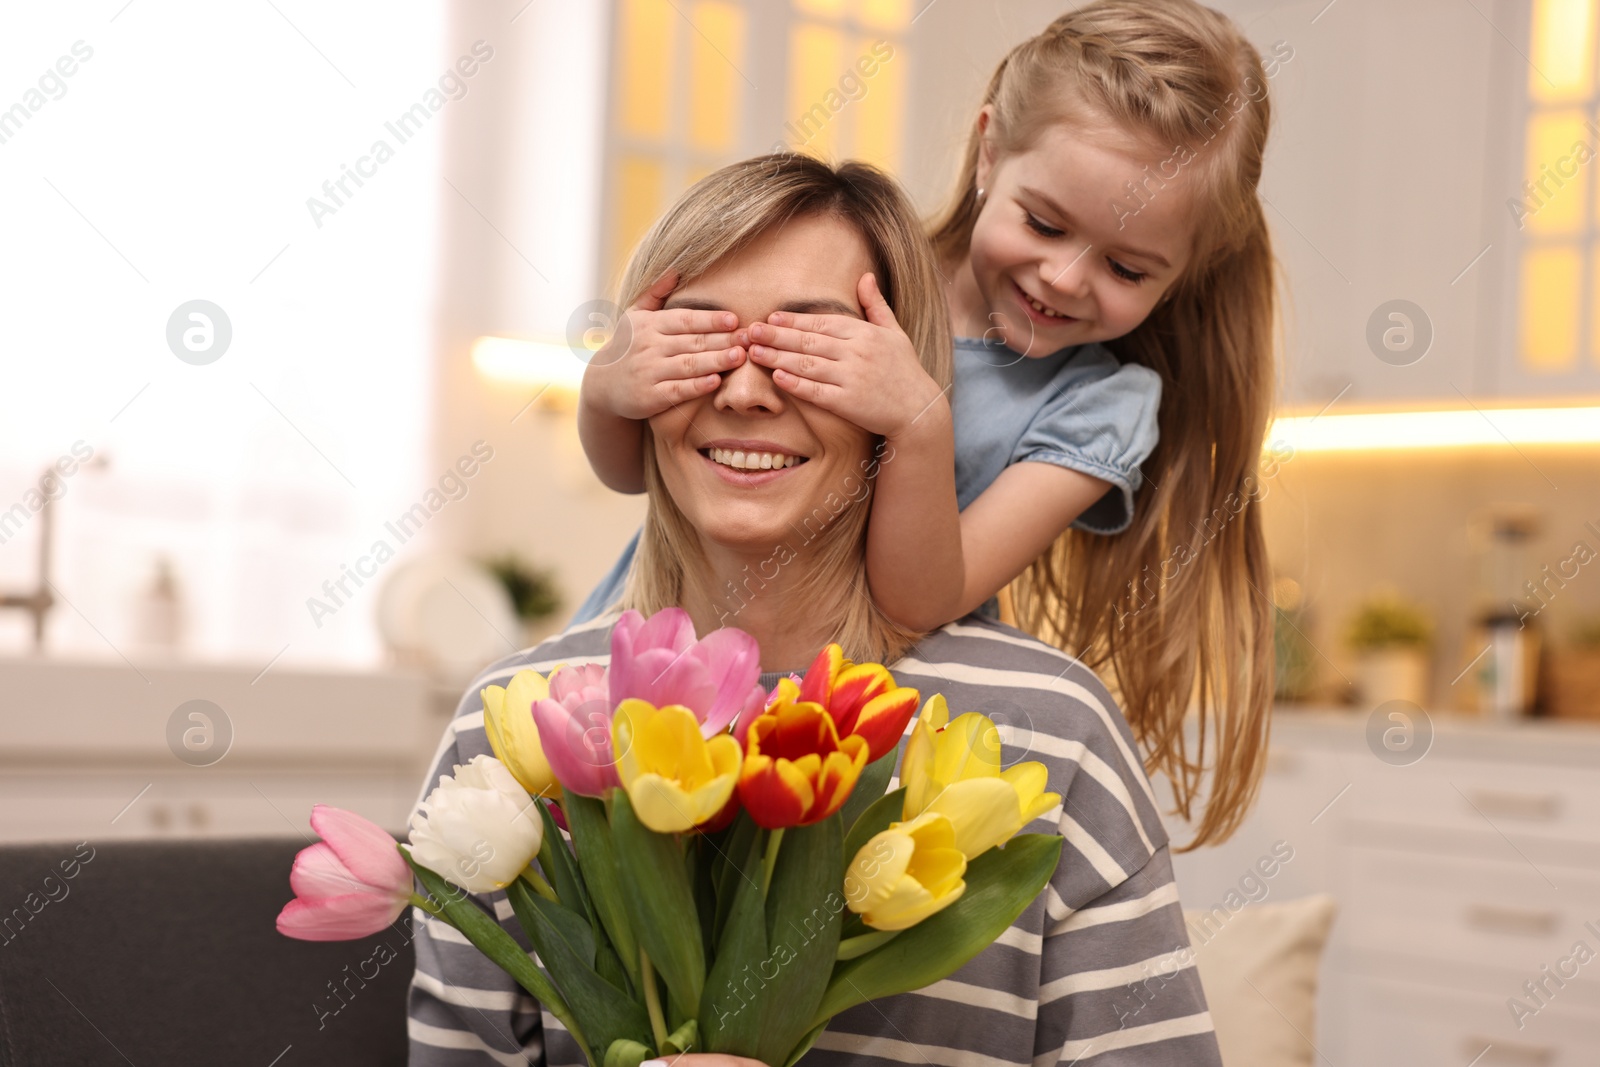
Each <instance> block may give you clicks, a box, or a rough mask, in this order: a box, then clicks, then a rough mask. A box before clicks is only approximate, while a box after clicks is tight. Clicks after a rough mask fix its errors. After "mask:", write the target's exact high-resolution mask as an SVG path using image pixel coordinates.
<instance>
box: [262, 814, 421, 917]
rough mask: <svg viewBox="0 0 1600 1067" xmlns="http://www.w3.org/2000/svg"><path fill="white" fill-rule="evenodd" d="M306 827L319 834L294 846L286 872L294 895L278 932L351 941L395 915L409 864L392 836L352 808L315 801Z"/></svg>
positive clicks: (402, 905)
mask: <svg viewBox="0 0 1600 1067" xmlns="http://www.w3.org/2000/svg"><path fill="white" fill-rule="evenodd" d="M311 828H312V829H313V830H315V831H316V832H317V834H318V835H319V836H321V838H322V840H321V841H318V842H317V843H316V844H314V845H312V846H311V847H309V848H304V849H301V850H300V854H299V855H297V856H296V857H295V858H294V868H293V869H292V870H291V871H290V872H289V885H290V886H291V887H292V888H293V889H294V892H295V899H293V900H291V901H289V903H287V904H285V905H284V906H283V911H282V912H280V913H279V914H278V933H280V934H285V935H287V936H289V937H295V938H299V939H300V940H301V941H353V940H355V939H357V938H362V937H367V936H369V935H371V934H375V933H377V932H378V931H379V930H382V929H383V928H384V927H386V926H388V925H389V924H390V923H392V922H394V921H395V920H396V919H397V918H399V917H400V913H401V912H403V911H404V910H405V909H406V905H407V904H408V903H409V902H410V900H411V869H410V868H409V867H407V866H406V861H405V859H404V858H403V857H402V856H401V855H400V850H399V849H398V848H396V847H395V842H394V838H392V837H390V836H389V835H388V834H386V833H384V832H383V831H382V830H381V829H379V828H378V827H377V826H376V825H374V824H373V823H370V822H368V821H367V820H366V819H363V818H362V817H361V816H359V815H357V814H355V813H354V812H349V811H345V810H343V809H341V808H333V807H329V806H328V805H326V804H318V805H317V806H316V807H314V808H312V809H311Z"/></svg>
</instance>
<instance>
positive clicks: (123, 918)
mask: <svg viewBox="0 0 1600 1067" xmlns="http://www.w3.org/2000/svg"><path fill="white" fill-rule="evenodd" d="M306 844H307V842H305V841H303V840H300V839H277V838H271V839H256V840H210V841H205V840H197V841H120V842H108V843H103V844H97V843H93V842H88V843H83V844H72V843H67V844H42V845H41V844H28V845H6V846H0V1067H59V1065H61V1064H101V1063H104V1064H116V1065H119V1067H126V1064H128V1063H135V1064H141V1065H143V1064H173V1065H180V1064H191V1063H192V1064H216V1063H242V1064H243V1063H248V1064H259V1065H261V1067H272V1065H276V1067H307V1065H312V1064H339V1065H344V1067H352V1065H353V1067H361V1065H366V1064H374V1065H376V1064H404V1063H405V1059H406V1012H405V1004H406V990H407V988H408V986H409V984H410V981H411V973H412V964H413V956H412V950H411V917H410V916H411V913H410V911H409V909H408V910H407V912H406V913H405V914H403V915H402V916H401V917H400V919H398V920H397V921H396V922H395V923H394V925H393V926H391V927H390V928H389V929H388V930H385V931H384V932H383V933H382V934H379V935H377V936H375V937H371V938H368V939H366V940H364V941H344V942H323V943H311V942H305V941H294V940H291V939H289V938H287V937H284V936H282V935H281V934H279V933H278V932H277V930H276V929H275V928H274V925H273V920H274V919H275V918H276V917H277V914H278V911H279V909H281V908H282V907H283V905H284V904H285V903H286V902H287V901H288V900H289V899H290V898H291V897H292V896H293V893H292V892H291V890H290V889H289V868H290V865H291V864H292V863H293V861H294V855H295V853H296V852H297V851H299V850H300V849H301V848H304V847H305V845H306Z"/></svg>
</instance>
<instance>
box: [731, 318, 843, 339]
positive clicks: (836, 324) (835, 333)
mask: <svg viewBox="0 0 1600 1067" xmlns="http://www.w3.org/2000/svg"><path fill="white" fill-rule="evenodd" d="M767 323H768V324H770V325H772V326H782V327H786V328H790V329H795V330H799V331H801V332H802V333H813V334H821V335H822V336H824V337H837V338H840V339H843V338H847V337H854V336H855V335H856V332H857V330H858V329H859V328H860V326H861V320H860V319H858V318H856V317H855V316H854V315H816V314H809V313H807V314H801V313H799V312H794V311H774V312H773V313H772V314H770V315H768V316H767ZM757 325H760V324H759V323H758V324H757Z"/></svg>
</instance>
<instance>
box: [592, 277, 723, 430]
mask: <svg viewBox="0 0 1600 1067" xmlns="http://www.w3.org/2000/svg"><path fill="white" fill-rule="evenodd" d="M677 284H678V276H677V272H676V271H668V272H667V273H666V274H664V275H662V276H661V277H660V278H659V279H657V281H656V283H655V284H654V285H652V286H651V287H650V288H649V289H647V290H645V293H644V295H643V296H641V297H640V298H639V299H638V300H637V301H636V302H635V303H634V304H633V306H632V307H630V308H628V310H627V311H625V312H624V313H623V317H622V321H620V322H618V323H617V328H616V330H615V331H613V332H612V335H611V338H610V340H608V341H607V342H606V344H605V345H604V346H603V347H601V348H600V350H599V351H597V352H596V353H595V354H594V356H593V357H592V358H591V359H590V360H589V367H588V369H587V370H586V371H584V375H583V389H584V392H585V394H587V396H588V397H589V398H590V400H592V401H593V402H594V403H595V404H596V405H598V407H599V408H600V409H601V410H603V411H608V412H610V413H611V414H614V415H617V416H620V417H622V418H625V419H648V418H650V417H652V416H655V415H659V414H661V413H662V412H663V411H665V410H667V409H668V408H670V407H672V406H673V405H674V404H681V403H683V402H684V401H687V400H693V399H694V398H695V397H697V396H704V395H705V394H706V393H710V392H712V391H714V390H715V389H716V388H717V384H718V383H719V382H721V381H722V374H723V372H724V371H730V370H732V369H733V368H735V367H737V366H738V365H739V364H740V363H742V362H744V359H745V350H744V348H743V346H742V345H740V344H738V336H737V332H736V328H737V327H738V325H739V318H738V316H737V315H735V314H734V313H733V312H731V311H696V310H693V309H690V308H672V309H671V310H668V311H663V310H661V306H662V304H664V303H665V302H666V299H667V297H668V296H670V295H671V294H672V290H673V289H675V288H676V287H677Z"/></svg>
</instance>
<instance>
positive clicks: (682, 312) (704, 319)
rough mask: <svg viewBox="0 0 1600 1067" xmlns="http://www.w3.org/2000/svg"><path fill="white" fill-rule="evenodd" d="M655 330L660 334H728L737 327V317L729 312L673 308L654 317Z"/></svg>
mask: <svg viewBox="0 0 1600 1067" xmlns="http://www.w3.org/2000/svg"><path fill="white" fill-rule="evenodd" d="M656 320H657V321H656V322H655V323H654V325H655V328H656V330H657V331H659V332H660V333H675V334H683V333H690V334H693V333H729V332H732V331H733V329H734V328H735V327H737V326H738V325H739V316H737V315H735V314H734V313H733V312H731V311H701V310H699V309H697V308H673V309H672V310H671V311H663V312H661V313H660V314H659V315H657V316H656Z"/></svg>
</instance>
